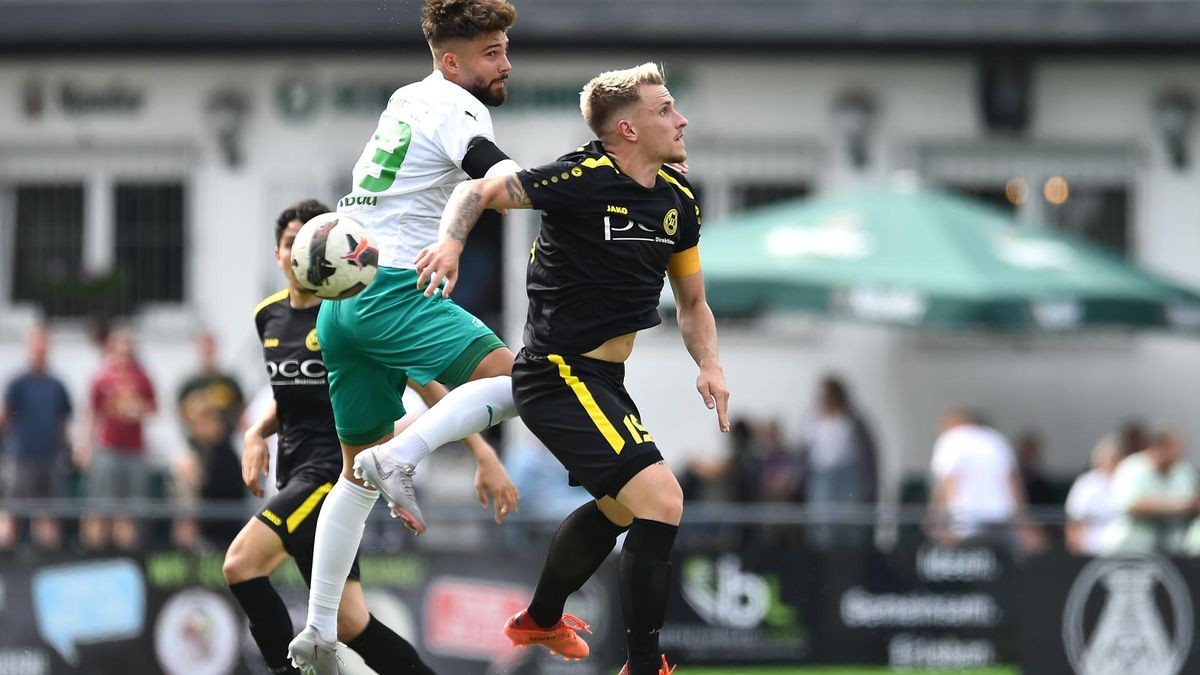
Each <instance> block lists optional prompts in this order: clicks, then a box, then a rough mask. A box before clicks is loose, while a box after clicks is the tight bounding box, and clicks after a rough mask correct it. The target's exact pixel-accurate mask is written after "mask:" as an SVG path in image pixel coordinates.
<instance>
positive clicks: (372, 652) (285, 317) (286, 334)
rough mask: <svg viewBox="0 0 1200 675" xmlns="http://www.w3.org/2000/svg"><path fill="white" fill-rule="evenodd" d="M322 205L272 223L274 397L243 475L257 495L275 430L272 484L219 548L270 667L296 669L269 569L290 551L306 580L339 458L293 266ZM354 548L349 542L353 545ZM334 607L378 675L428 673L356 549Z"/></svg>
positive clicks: (264, 325) (302, 207)
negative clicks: (388, 622)
mask: <svg viewBox="0 0 1200 675" xmlns="http://www.w3.org/2000/svg"><path fill="white" fill-rule="evenodd" d="M328 212H329V209H328V208H327V207H326V206H324V205H323V204H321V203H320V202H317V201H314V200H308V201H304V202H300V203H299V204H296V205H295V206H292V207H290V208H288V209H286V210H285V211H284V212H283V213H282V214H280V216H279V219H278V220H277V222H276V223H275V260H276V262H277V264H278V265H279V269H280V270H281V271H282V272H283V275H284V277H286V278H287V282H288V286H287V288H285V289H284V290H282V291H280V292H278V293H276V294H274V295H272V296H270V297H268V298H267V299H265V300H263V301H262V302H261V303H259V305H258V307H257V308H256V309H255V311H254V323H255V325H256V326H257V328H258V336H259V340H260V341H261V342H262V346H263V359H264V360H265V361H266V366H267V375H268V377H269V378H270V381H271V388H272V390H273V392H274V395H275V399H274V402H273V403H274V404H273V405H272V406H271V409H270V411H269V412H268V413H267V414H266V415H265V416H264V417H263V419H261V420H259V421H257V422H256V423H254V424H253V425H252V426H251V427H250V429H248V430H247V431H246V435H245V452H244V453H243V456H242V479H243V480H244V481H245V483H246V486H247V487H249V488H250V490H251V491H252V492H253V493H254V494H255V495H258V496H259V497H261V496H262V495H263V489H262V486H261V484H260V482H259V481H260V477H261V476H262V475H263V474H264V473H266V472H267V469H268V466H267V462H268V454H267V445H266V440H265V439H266V438H267V437H269V436H271V435H272V434H278V437H279V445H278V448H279V449H278V458H277V460H276V467H275V474H276V478H277V486H278V488H279V492H278V493H277V494H276V495H275V496H273V497H272V498H271V499H270V501H268V502H267V503H266V504H265V506H264V508H263V509H261V510H260V511H259V512H258V514H257V515H256V516H255V517H254V518H251V519H250V521H249V522H247V523H246V526H245V527H243V528H242V530H241V532H239V533H238V535H237V537H236V538H235V539H234V540H233V543H232V544H230V546H229V551H228V552H227V553H226V554H225V565H224V573H225V581H226V582H227V583H228V584H229V588H230V590H231V591H233V595H234V597H235V598H237V601H238V604H240V605H241V606H242V609H243V610H244V611H245V612H246V616H247V617H249V619H250V634H251V635H252V636H253V637H254V641H255V642H256V643H257V644H258V648H259V651H261V652H262V655H263V658H264V659H265V660H266V662H267V666H268V667H269V668H270V669H271V672H272V673H290V674H295V673H297V672H299V671H297V670H296V669H295V668H294V667H293V666H292V665H291V664H290V663H289V662H288V642H289V641H290V640H291V639H292V635H293V630H294V629H293V628H292V620H291V617H290V616H288V610H287V607H286V606H284V603H283V600H282V599H281V598H280V597H279V594H278V593H276V592H275V589H274V588H273V587H272V586H271V582H270V579H269V578H268V577H269V576H270V575H271V573H272V572H274V571H275V568H277V567H279V565H280V563H282V562H283V561H284V560H285V559H286V558H287V557H288V556H289V555H290V556H292V557H293V558H295V559H296V564H297V566H298V567H299V568H300V574H301V575H302V576H303V577H304V581H305V582H309V580H310V578H311V571H312V559H313V538H314V535H315V532H316V522H317V514H318V513H320V511H321V506H322V502H323V501H324V499H325V496H326V494H327V493H328V492H329V490H330V488H332V487H333V483H334V481H336V480H337V477H338V474H339V473H340V472H341V467H342V453H341V449H340V447H339V446H338V439H337V433H336V432H335V431H334V427H333V409H332V408H331V407H330V405H329V385H328V384H327V383H326V373H325V363H324V361H323V360H322V358H321V351H320V345H319V344H318V343H317V339H316V324H317V311H318V308H319V307H320V304H321V300H320V298H317V297H316V296H314V295H311V294H309V293H307V292H306V291H304V289H303V287H302V286H301V285H300V284H299V282H297V281H296V277H295V275H294V274H293V273H292V253H291V249H292V241H293V240H294V239H295V238H296V232H297V231H299V229H300V226H301V225H303V224H304V223H305V222H306V221H308V220H309V219H310V218H312V217H314V216H317V215H320V214H322V213H328ZM355 555H356V556H357V551H355ZM348 576H349V581H348V583H346V585H345V590H344V591H343V592H342V611H341V612H340V614H339V615H338V619H339V622H338V635H339V637H340V638H341V639H342V641H344V642H345V643H346V644H347V645H348V646H349V647H350V648H351V649H353V650H354V651H356V652H358V653H359V655H361V656H362V657H363V660H365V661H366V663H367V664H368V665H369V666H371V668H373V669H374V670H375V671H376V672H378V673H380V674H381V675H386V674H391V673H395V674H400V673H405V674H414V675H431V673H432V672H433V671H431V670H430V669H429V668H428V667H426V666H425V664H424V663H422V662H421V658H420V657H419V656H418V655H417V652H416V650H415V649H413V646H412V645H410V644H409V643H408V642H406V641H405V640H404V638H402V637H400V636H399V635H397V634H395V633H394V632H392V631H391V630H390V629H389V628H387V627H386V626H384V625H383V624H382V623H380V622H379V621H378V620H376V619H375V617H373V616H371V615H370V614H368V613H367V605H366V601H365V600H364V598H363V590H362V585H361V584H360V583H359V582H358V563H357V558H355V560H354V565H353V566H352V568H351V569H350V571H349V575H348Z"/></svg>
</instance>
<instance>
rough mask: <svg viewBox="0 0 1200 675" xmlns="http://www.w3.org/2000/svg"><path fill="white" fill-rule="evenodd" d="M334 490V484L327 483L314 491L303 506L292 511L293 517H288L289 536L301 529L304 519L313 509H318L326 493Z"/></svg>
mask: <svg viewBox="0 0 1200 675" xmlns="http://www.w3.org/2000/svg"><path fill="white" fill-rule="evenodd" d="M332 489H333V483H326V484H324V485H322V486H321V487H319V488H317V489H316V490H313V491H312V494H311V495H309V496H308V499H305V500H304V503H303V504H301V505H300V506H299V507H298V508H297V509H296V510H295V511H292V515H290V516H288V517H287V530H288V534H291V533H293V532H295V531H296V528H297V527H300V523H303V522H304V519H305V518H307V517H308V514H310V513H312V512H313V509H315V508H317V504H320V503H321V499H322V498H323V497H324V496H325V493H327V492H329V491H330V490H332Z"/></svg>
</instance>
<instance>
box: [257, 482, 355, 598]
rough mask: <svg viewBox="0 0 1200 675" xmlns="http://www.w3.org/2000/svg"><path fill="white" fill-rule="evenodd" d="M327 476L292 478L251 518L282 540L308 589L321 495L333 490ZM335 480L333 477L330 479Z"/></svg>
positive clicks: (353, 568) (322, 502)
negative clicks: (254, 518)
mask: <svg viewBox="0 0 1200 675" xmlns="http://www.w3.org/2000/svg"><path fill="white" fill-rule="evenodd" d="M330 478H331V477H330V476H326V475H324V473H322V474H321V475H313V474H312V473H306V472H304V471H301V472H299V473H298V474H297V475H293V476H292V477H291V478H290V479H289V480H288V482H287V485H284V486H283V489H281V490H280V491H279V492H278V494H276V495H275V496H274V497H271V499H270V500H269V501H268V502H267V504H266V506H265V507H263V509H262V510H261V511H259V512H258V514H257V515H256V516H255V517H256V518H258V519H259V520H260V521H262V522H263V523H265V524H266V525H267V527H269V528H271V529H272V530H274V531H275V534H277V535H279V538H280V539H282V540H283V548H284V550H285V551H287V552H288V555H290V556H292V557H293V558H295V559H296V567H299V568H300V574H301V576H303V577H304V583H305V585H308V586H311V585H312V566H313V546H314V544H315V543H316V538H317V516H318V515H319V514H320V513H321V506H322V505H323V504H324V503H325V495H327V494H329V491H330V490H331V489H333V483H332V482H331V481H330ZM332 478H333V480H337V477H336V476H333V477H332ZM349 578H351V579H358V578H359V572H358V552H357V551H356V552H355V553H354V563H353V564H352V565H351V566H350V577H349Z"/></svg>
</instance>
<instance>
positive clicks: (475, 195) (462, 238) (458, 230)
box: [446, 190, 483, 244]
mask: <svg viewBox="0 0 1200 675" xmlns="http://www.w3.org/2000/svg"><path fill="white" fill-rule="evenodd" d="M482 201H483V195H481V194H479V192H477V191H476V190H470V191H468V192H467V193H466V194H464V195H463V196H462V198H461V199H459V200H456V201H454V202H453V205H454V211H453V213H451V214H450V219H449V226H448V227H447V228H446V235H447V236H449V237H450V238H451V239H454V240H455V241H458V242H460V243H463V244H465V243H467V235H468V234H470V233H471V229H472V228H474V227H475V221H477V220H479V216H480V214H482V213H483V207H482V206H481V205H480V202H482Z"/></svg>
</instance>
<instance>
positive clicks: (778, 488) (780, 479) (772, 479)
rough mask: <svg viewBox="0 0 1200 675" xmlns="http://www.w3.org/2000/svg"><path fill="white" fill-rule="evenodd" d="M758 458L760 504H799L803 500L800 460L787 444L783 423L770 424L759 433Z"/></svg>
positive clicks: (756, 447)
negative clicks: (784, 438)
mask: <svg viewBox="0 0 1200 675" xmlns="http://www.w3.org/2000/svg"><path fill="white" fill-rule="evenodd" d="M754 444H755V454H756V455H757V457H758V470H757V471H756V474H757V477H758V480H757V488H758V500H759V501H762V502H798V501H800V496H801V489H802V487H803V486H802V484H801V478H802V476H801V465H800V459H799V458H798V457H797V456H796V455H795V454H793V453H791V452H789V451H788V448H787V445H786V444H785V443H784V442H783V431H782V428H781V427H780V425H779V420H769V421H767V422H766V423H764V424H762V425H761V426H759V427H758V429H757V431H756V432H755V443H754Z"/></svg>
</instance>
